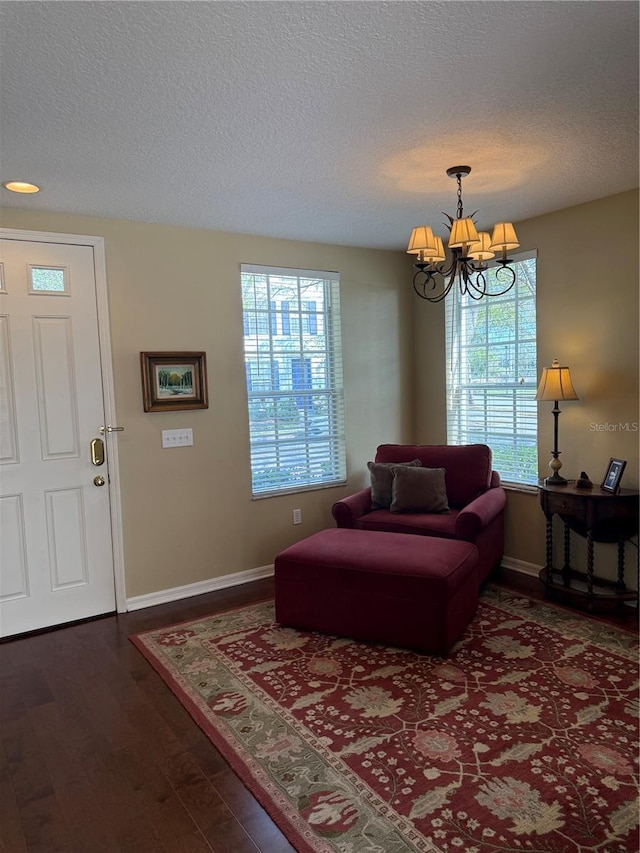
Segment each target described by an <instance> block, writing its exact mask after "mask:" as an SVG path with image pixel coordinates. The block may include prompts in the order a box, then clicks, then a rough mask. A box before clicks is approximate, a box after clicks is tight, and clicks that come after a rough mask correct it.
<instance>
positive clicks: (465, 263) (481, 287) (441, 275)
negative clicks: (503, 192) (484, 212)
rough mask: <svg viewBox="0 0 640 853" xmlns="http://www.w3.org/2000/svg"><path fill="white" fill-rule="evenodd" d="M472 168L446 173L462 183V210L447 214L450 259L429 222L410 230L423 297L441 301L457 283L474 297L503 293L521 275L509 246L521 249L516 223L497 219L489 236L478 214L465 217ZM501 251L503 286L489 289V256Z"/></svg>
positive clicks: (499, 281) (500, 282) (498, 270)
mask: <svg viewBox="0 0 640 853" xmlns="http://www.w3.org/2000/svg"><path fill="white" fill-rule="evenodd" d="M470 172H471V167H470V166H452V167H451V168H450V169H447V175H448V176H449V177H450V178H455V179H456V181H457V184H458V206H457V215H456V218H455V219H454V218H453V217H452V216H449V214H448V213H443V216H446V217H447V219H448V220H449V222H448V223H445V225H446V226H447V228H448V229H449V232H450V233H449V249H450V251H451V260H450V261H449V263H448V264H447V262H446V255H445V252H444V246H443V244H442V239H441V238H440V237H438V236H436V235H434V233H433V231H432V230H431V228H429V226H428V225H419V226H418V227H417V228H414V229H413V231H412V233H411V239H410V240H409V245H408V247H407V253H408V254H410V255H417V256H418V257H417V260H416V263H415V264H414V266H415V268H416V270H417V272H416V274H415V275H414V277H413V289H414V290H415V292H416V293H417V294H418V296H419V297H420V298H421V299H427V300H428V301H429V302H441V301H442V300H443V299H444V298H445V296H446V295H447V294H448V293H449V291H450V290H451V288H452V287H453V285H454V284H455V283H456V282H457V283H458V286H459V288H460V293H461V294H462V296H464V295H465V294H469V296H471V298H472V299H482V297H483V296H502V294H503V293H507V291H508V290H510V289H511V288H512V287H513V285H514V283H515V280H516V274H515V271H514V270H513V269H511V268H510V267H509V264H511V263H513V261H512V260H511V259H509V258H508V257H507V252H508V251H509V250H510V249H517V248H518V246H519V245H520V243H518V238H517V237H516V231H515V228H514V227H513V225H512V224H511V222H498V224H497V225H496V226H495V227H494V229H493V234H492V235H491V236H490V235H489V233H488V232H486V231H480V232H479V233H478V231H477V230H476V226H475V222H474V220H473V217H474V216H475V215H476V213H477V212H478V211H477V210H476V211H475V212H474V213H472V214H471V216H465V215H464V211H463V207H462V179H463V178H466V176H467V175H468V174H469V173H470ZM497 252H500V253H501V257H499V258H496V260H495V264H496V265H497V267H496V270H495V282H496V284H497V286H498V287H499V288H501V289H500V290H492V291H489V290H488V289H487V278H486V272H487V270H488V268H489V264H488V261H490V260H492V259H493V258H495V257H496V253H497Z"/></svg>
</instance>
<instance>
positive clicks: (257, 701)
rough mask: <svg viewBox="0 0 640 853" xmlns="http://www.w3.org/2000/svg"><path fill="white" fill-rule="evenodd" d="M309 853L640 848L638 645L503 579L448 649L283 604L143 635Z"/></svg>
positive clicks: (155, 659)
mask: <svg viewBox="0 0 640 853" xmlns="http://www.w3.org/2000/svg"><path fill="white" fill-rule="evenodd" d="M132 640H133V642H134V643H135V644H136V646H137V647H138V649H139V650H140V651H141V652H142V654H144V655H145V656H146V658H147V659H148V660H149V661H150V663H151V664H152V666H153V667H154V668H155V669H156V670H157V671H158V672H159V673H160V675H161V676H162V677H163V678H164V680H165V681H166V682H167V684H168V685H169V687H170V688H171V689H172V690H173V691H174V693H175V694H176V696H177V697H178V698H179V699H180V701H181V702H182V703H183V704H184V705H185V707H186V708H187V709H188V710H189V712H190V713H191V715H192V716H193V718H194V719H195V720H196V721H197V723H198V724H199V725H200V726H201V727H202V729H203V730H204V731H205V732H206V733H207V735H208V736H209V737H210V738H211V740H212V742H213V743H214V744H215V745H216V747H217V748H218V749H219V750H220V751H221V752H222V754H223V755H224V756H225V758H226V759H227V760H228V761H229V763H230V764H231V766H232V767H233V768H234V770H235V771H236V772H237V773H238V775H239V776H240V777H241V778H242V779H243V781H244V783H245V784H246V785H247V787H248V788H249V789H250V790H251V791H252V792H253V793H254V795H255V796H256V797H257V798H258V800H259V801H260V802H261V803H262V804H263V806H264V807H265V808H266V809H267V810H268V812H269V813H270V815H271V816H272V818H273V819H274V820H275V822H276V823H277V824H278V826H279V827H280V828H281V829H282V831H283V832H284V833H285V835H286V836H287V838H288V839H289V840H290V842H291V843H292V844H293V845H294V846H295V847H296V848H297V849H298V850H299V851H302V853H307V851H322V853H329V852H330V851H331V852H332V853H333V851H335V853H365V851H366V853H408V852H409V851H428V853H445V851H446V853H451V851H463V853H505V851H530V853H578V851H581V853H583V851H602V853H637V851H638V849H639V845H638V829H637V824H638V743H637V735H638V704H639V703H638V666H637V660H638V643H637V639H636V638H635V637H634V636H633V635H632V634H629V633H627V632H624V631H621V630H617V629H614V628H611V627H610V626H607V625H604V624H602V623H600V622H597V621H595V620H592V619H588V618H586V617H584V616H581V615H573V614H571V613H567V612H565V611H562V610H560V609H559V608H555V607H553V606H549V605H546V604H543V603H540V602H534V601H531V600H529V599H525V598H520V597H517V596H514V595H512V594H509V593H507V592H505V591H503V590H500V589H497V588H495V587H494V588H489V589H488V590H487V591H486V592H485V593H484V594H483V596H482V597H481V601H480V606H479V609H478V613H477V615H476V617H475V619H474V620H473V622H472V624H471V625H470V626H469V628H468V629H467V630H466V632H465V634H464V635H463V637H462V639H461V640H460V641H459V642H458V643H457V645H456V646H455V648H454V649H453V651H452V653H451V655H450V656H449V657H448V658H447V659H442V658H435V657H429V656H426V655H420V654H417V653H414V652H410V651H406V650H401V649H397V648H388V647H385V646H377V645H368V644H364V643H359V642H355V641H352V640H349V639H343V638H336V637H332V636H325V635H321V634H316V633H305V632H301V631H294V630H291V629H286V628H282V627H280V626H278V624H277V623H276V622H275V621H274V608H273V603H272V602H264V603H260V604H255V605H250V606H248V607H244V608H241V609H238V610H233V611H230V612H226V613H223V614H219V615H216V616H211V617H208V618H205V619H199V620H197V621H194V622H190V623H185V624H181V625H178V626H173V627H170V628H162V629H160V630H155V631H151V632H148V633H145V634H141V635H137V636H136V637H133V638H132Z"/></svg>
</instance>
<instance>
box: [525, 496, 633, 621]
mask: <svg viewBox="0 0 640 853" xmlns="http://www.w3.org/2000/svg"><path fill="white" fill-rule="evenodd" d="M538 490H539V494H540V506H541V507H542V511H543V512H544V514H545V516H546V519H547V563H546V566H545V567H544V568H543V569H542V571H541V572H540V580H541V581H542V582H543V583H544V584H545V586H546V588H547V590H556V591H563V592H565V593H571V594H572V595H578V596H581V597H583V598H586V603H587V608H588V609H589V610H591V609H592V607H593V604H594V602H598V601H599V600H608V601H612V600H613V601H617V602H619V603H620V604H622V603H623V602H624V601H636V606H637V604H638V592H637V591H636V590H630V589H628V588H627V586H626V584H625V580H624V569H625V567H624V558H625V542H626V540H627V539H630V538H631V537H632V536H635V534H636V533H638V527H639V519H638V507H639V505H638V497H639V495H640V492H638V491H637V490H635V489H620V490H619V491H618V492H617V493H616V494H611V492H605V491H602V490H601V489H600V488H599V487H598V486H594V487H593V488H592V489H578V488H576V481H575V480H569V482H568V483H567V485H566V486H547V485H545V483H544V482H542V481H540V482H539V483H538ZM554 515H558V516H559V517H560V518H561V519H562V521H563V522H564V565H563V567H562V569H557V568H554V566H553V516H554ZM572 530H573V531H575V532H576V533H577V534H579V535H580V536H582V537H584V538H585V539H586V540H587V571H586V572H579V571H576V570H575V569H572V568H571V537H570V532H571V531H572ZM594 542H616V543H617V544H618V577H617V579H616V580H615V581H611V580H607V579H605V578H599V577H597V576H596V574H595V572H594Z"/></svg>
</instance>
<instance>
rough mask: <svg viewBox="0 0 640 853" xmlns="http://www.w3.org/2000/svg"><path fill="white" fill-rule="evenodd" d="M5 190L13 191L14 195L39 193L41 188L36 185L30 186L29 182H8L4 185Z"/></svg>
mask: <svg viewBox="0 0 640 853" xmlns="http://www.w3.org/2000/svg"><path fill="white" fill-rule="evenodd" d="M2 186H3V187H4V188H5V190H11V192H12V193H39V192H40V187H37V186H36V185H35V184H30V183H28V182H27V181H7V182H6V183H4V184H3V185H2Z"/></svg>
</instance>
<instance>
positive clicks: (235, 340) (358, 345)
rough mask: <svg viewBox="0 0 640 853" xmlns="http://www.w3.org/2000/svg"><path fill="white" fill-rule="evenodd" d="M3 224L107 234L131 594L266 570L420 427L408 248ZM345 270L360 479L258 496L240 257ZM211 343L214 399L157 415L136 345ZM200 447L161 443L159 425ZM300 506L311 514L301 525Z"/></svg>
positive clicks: (24, 214)
mask: <svg viewBox="0 0 640 853" xmlns="http://www.w3.org/2000/svg"><path fill="white" fill-rule="evenodd" d="M2 225H3V226H4V227H8V228H25V229H29V230H39V231H53V232H60V233H70V234H92V235H98V236H101V237H104V239H105V249H106V259H107V279H108V289H109V306H110V312H111V339H112V346H113V366H114V377H115V391H116V406H117V416H118V423H119V424H121V425H123V426H124V427H125V432H124V433H122V434H121V435H120V437H119V439H118V440H119V456H120V476H121V493H122V506H123V527H124V530H123V536H124V550H125V572H126V590H127V596H129V597H131V596H136V595H142V594H145V593H151V592H154V591H156V590H162V589H167V588H172V587H176V586H182V585H184V584H190V583H195V582H197V581H202V580H207V579H209V578H215V577H219V576H223V575H227V574H230V573H233V572H238V571H242V570H246V569H253V568H256V567H259V566H265V565H269V564H271V563H272V562H273V558H274V556H275V554H276V553H277V552H278V551H279V550H281V549H282V548H283V547H285V546H286V545H288V544H290V543H292V542H294V541H295V540H297V539H299V538H301V537H303V536H305V535H309V534H310V533H312V532H314V531H316V530H319V529H321V528H323V527H327V526H330V525H332V523H333V519H332V518H331V505H332V503H333V501H334V500H337V499H338V498H339V497H342V496H344V495H345V494H348V493H349V492H351V491H353V490H354V488H355V487H358V488H359V487H360V486H361V485H363V483H364V478H365V471H366V462H367V460H368V459H370V458H371V456H372V454H373V452H374V451H375V447H376V446H377V444H378V443H380V441H381V440H384V441H398V442H402V441H409V440H410V439H411V438H412V434H411V431H412V420H413V415H412V389H411V375H412V372H411V357H412V340H411V335H410V334H407V329H410V323H409V310H410V306H411V301H410V294H409V293H408V291H407V287H406V270H407V259H406V256H405V255H404V254H403V253H395V252H382V251H374V250H362V249H351V248H343V247H337V246H327V245H321V244H313V243H297V242H293V241H285V240H271V239H266V238H251V239H248V238H246V237H243V236H240V235H235V234H223V233H218V232H211V231H204V230H195V229H183V228H173V227H168V226H162V225H151V224H146V223H136V222H123V221H116V220H107V219H98V218H90V217H81V216H66V215H58V214H50V213H39V212H31V211H24V210H13V209H12V210H4V211H3V215H2ZM241 262H243V263H256V264H271V265H274V266H285V267H287V266H288V267H299V268H304V269H319V270H325V269H326V270H337V271H338V272H339V273H340V276H341V303H342V334H343V356H344V374H345V405H346V426H347V448H348V454H347V457H348V458H347V464H348V473H349V484H348V486H347V487H345V488H332V489H324V490H320V491H314V492H306V493H303V494H299V495H291V496H286V497H284V496H283V497H277V498H268V499H262V500H257V501H253V500H252V499H251V474H250V466H249V433H248V423H247V405H246V389H245V373H244V359H243V352H242V344H243V341H242V335H243V326H242V303H241V294H240V263H241ZM144 350H204V351H206V353H207V364H208V377H209V398H210V403H209V408H208V409H207V410H202V411H194V412H171V413H151V414H146V413H144V412H143V409H142V397H141V384H140V367H139V353H140V351H144ZM178 427H192V428H193V435H194V446H193V447H189V448H181V449H175V450H173V449H172V450H163V449H162V447H161V430H163V429H174V428H178ZM295 507H300V508H301V509H302V513H303V524H302V525H300V526H296V527H294V526H293V525H292V518H291V511H292V509H293V508H295Z"/></svg>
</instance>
